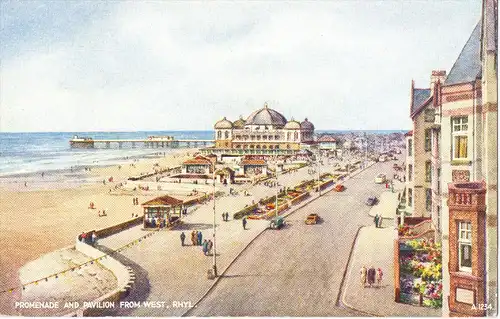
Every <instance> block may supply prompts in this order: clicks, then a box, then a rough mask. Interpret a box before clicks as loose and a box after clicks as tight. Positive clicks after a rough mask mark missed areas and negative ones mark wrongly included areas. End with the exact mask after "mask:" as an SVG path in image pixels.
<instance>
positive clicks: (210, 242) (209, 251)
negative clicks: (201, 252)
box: [207, 239, 214, 255]
mask: <svg viewBox="0 0 500 319" xmlns="http://www.w3.org/2000/svg"><path fill="white" fill-rule="evenodd" d="M213 247H214V243H213V242H212V241H211V240H210V239H209V240H208V243H207V250H208V254H209V255H212V248H213Z"/></svg>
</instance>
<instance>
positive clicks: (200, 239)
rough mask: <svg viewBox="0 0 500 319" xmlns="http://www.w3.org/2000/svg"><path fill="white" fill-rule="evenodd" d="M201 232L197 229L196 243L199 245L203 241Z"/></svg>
mask: <svg viewBox="0 0 500 319" xmlns="http://www.w3.org/2000/svg"><path fill="white" fill-rule="evenodd" d="M202 240H203V234H202V233H201V231H198V245H201V244H202V243H203V241H202Z"/></svg>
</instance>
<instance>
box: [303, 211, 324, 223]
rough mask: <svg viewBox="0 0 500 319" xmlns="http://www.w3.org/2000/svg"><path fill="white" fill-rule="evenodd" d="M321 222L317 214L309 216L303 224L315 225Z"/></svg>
mask: <svg viewBox="0 0 500 319" xmlns="http://www.w3.org/2000/svg"><path fill="white" fill-rule="evenodd" d="M320 221H321V217H319V215H318V214H309V215H307V217H306V220H305V223H306V225H315V224H317V223H318V222H320Z"/></svg>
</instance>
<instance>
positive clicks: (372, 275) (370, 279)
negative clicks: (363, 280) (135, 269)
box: [368, 266, 376, 287]
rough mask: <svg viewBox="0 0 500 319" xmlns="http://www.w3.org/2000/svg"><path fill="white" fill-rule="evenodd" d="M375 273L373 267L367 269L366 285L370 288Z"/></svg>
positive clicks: (373, 281)
mask: <svg viewBox="0 0 500 319" xmlns="http://www.w3.org/2000/svg"><path fill="white" fill-rule="evenodd" d="M375 275H376V271H375V268H374V267H373V266H371V267H370V269H368V285H369V286H370V287H371V286H372V285H373V284H374V283H375Z"/></svg>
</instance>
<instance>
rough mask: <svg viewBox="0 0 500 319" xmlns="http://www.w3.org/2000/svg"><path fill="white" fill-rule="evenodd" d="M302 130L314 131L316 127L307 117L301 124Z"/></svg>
mask: <svg viewBox="0 0 500 319" xmlns="http://www.w3.org/2000/svg"><path fill="white" fill-rule="evenodd" d="M300 128H301V129H302V130H305V131H314V125H313V124H312V123H311V122H309V120H308V119H307V117H306V119H305V120H304V121H303V122H302V123H300Z"/></svg>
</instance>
